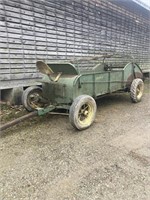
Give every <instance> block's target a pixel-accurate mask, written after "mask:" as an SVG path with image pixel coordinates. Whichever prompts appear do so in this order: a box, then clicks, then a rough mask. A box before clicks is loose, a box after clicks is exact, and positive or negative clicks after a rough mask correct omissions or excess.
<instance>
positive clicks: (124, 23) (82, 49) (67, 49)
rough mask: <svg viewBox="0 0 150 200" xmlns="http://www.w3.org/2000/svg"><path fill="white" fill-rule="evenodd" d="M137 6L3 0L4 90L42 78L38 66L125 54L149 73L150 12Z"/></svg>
mask: <svg viewBox="0 0 150 200" xmlns="http://www.w3.org/2000/svg"><path fill="white" fill-rule="evenodd" d="M135 5H136V4H134V6H133V7H130V5H128V6H126V5H119V4H117V3H114V2H113V0H112V1H106V0H0V27H1V28H0V79H1V86H0V89H3V88H9V87H10V88H11V87H15V86H17V85H18V86H19V85H23V86H25V85H29V84H31V83H32V82H34V81H35V80H36V79H37V78H39V77H40V74H39V73H38V71H37V69H36V67H35V62H36V60H44V61H45V62H48V61H50V60H62V59H70V58H71V59H72V58H74V57H81V56H90V55H97V54H101V53H103V52H121V53H125V54H132V55H134V56H135V58H136V59H137V61H138V62H139V63H141V64H142V67H143V68H146V67H148V64H149V63H148V57H149V54H150V27H149V26H150V24H149V23H150V22H149V12H148V11H146V9H144V8H140V6H138V5H136V6H135Z"/></svg>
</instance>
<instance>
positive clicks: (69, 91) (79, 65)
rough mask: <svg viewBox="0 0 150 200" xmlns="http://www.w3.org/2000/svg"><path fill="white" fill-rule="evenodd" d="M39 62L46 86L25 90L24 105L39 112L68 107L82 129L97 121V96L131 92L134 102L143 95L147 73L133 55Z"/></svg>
mask: <svg viewBox="0 0 150 200" xmlns="http://www.w3.org/2000/svg"><path fill="white" fill-rule="evenodd" d="M36 65H37V68H38V70H39V71H40V72H41V73H42V74H44V76H43V78H42V79H41V81H40V82H41V83H42V87H39V86H31V87H28V88H27V89H26V90H25V91H24V92H23V96H22V102H23V105H24V107H25V108H26V109H27V110H28V111H34V110H37V112H38V115H44V114H46V113H47V112H52V111H53V112H54V111H58V110H59V109H63V110H64V109H65V110H66V111H67V112H68V113H69V120H70V122H71V124H72V125H73V127H75V128H77V129H78V130H82V129H86V128H88V127H89V126H90V125H91V124H92V123H93V121H94V119H95V117H96V110H97V106H96V102H95V100H96V99H98V98H100V97H102V96H104V95H107V94H110V93H113V92H128V93H129V94H130V97H131V101H132V102H134V103H137V102H140V101H141V98H142V95H143V90H144V83H143V73H142V70H141V69H140V67H139V66H138V65H137V64H136V63H135V62H134V61H133V59H131V57H130V56H120V55H100V56H95V57H88V58H80V59H77V60H73V61H61V62H50V63H47V64H46V63H44V62H43V61H37V63H36Z"/></svg>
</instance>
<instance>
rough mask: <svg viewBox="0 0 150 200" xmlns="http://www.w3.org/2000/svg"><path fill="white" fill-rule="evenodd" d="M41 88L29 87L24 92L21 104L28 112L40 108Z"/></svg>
mask: <svg viewBox="0 0 150 200" xmlns="http://www.w3.org/2000/svg"><path fill="white" fill-rule="evenodd" d="M41 99H42V88H40V87H38V86H31V87H28V88H27V89H26V90H24V92H23V95H22V104H23V105H24V107H25V108H26V109H27V110H28V111H30V112H31V111H33V110H35V109H36V108H38V107H42V102H41Z"/></svg>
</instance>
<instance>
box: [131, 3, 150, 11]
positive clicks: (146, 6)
mask: <svg viewBox="0 0 150 200" xmlns="http://www.w3.org/2000/svg"><path fill="white" fill-rule="evenodd" d="M132 1H134V2H136V3H137V4H139V5H141V6H142V7H144V8H146V9H147V10H149V11H150V6H149V5H148V4H146V3H144V2H143V1H141V0H132Z"/></svg>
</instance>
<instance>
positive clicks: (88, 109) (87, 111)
mask: <svg viewBox="0 0 150 200" xmlns="http://www.w3.org/2000/svg"><path fill="white" fill-rule="evenodd" d="M93 114H94V110H93V107H92V105H90V104H89V103H85V104H83V105H82V106H81V108H80V110H79V113H78V121H79V123H80V124H82V125H85V126H88V125H90V124H91V121H92V117H93Z"/></svg>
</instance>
